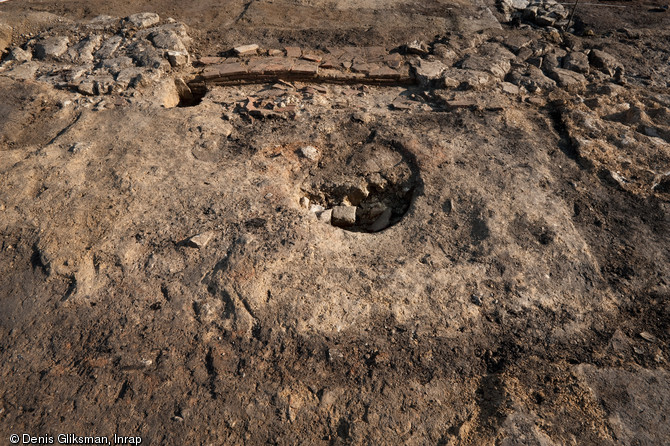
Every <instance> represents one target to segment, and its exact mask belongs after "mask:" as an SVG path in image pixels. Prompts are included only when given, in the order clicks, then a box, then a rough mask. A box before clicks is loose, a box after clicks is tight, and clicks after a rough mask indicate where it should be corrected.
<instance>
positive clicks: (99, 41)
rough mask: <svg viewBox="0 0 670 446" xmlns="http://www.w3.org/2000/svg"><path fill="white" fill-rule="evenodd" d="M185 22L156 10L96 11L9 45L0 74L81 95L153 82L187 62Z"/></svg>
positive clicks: (91, 94)
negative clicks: (89, 16) (83, 19)
mask: <svg viewBox="0 0 670 446" xmlns="http://www.w3.org/2000/svg"><path fill="white" fill-rule="evenodd" d="M190 44H191V38H190V37H189V35H188V30H187V27H186V26H185V25H184V24H182V23H177V22H176V21H174V20H171V19H168V20H167V21H165V22H163V23H161V19H160V17H159V16H158V14H154V13H138V14H133V15H131V16H129V17H126V18H124V19H116V18H113V17H108V16H99V17H96V18H95V19H93V20H91V21H90V22H89V23H86V24H79V25H77V26H74V27H73V28H70V29H69V30H68V31H67V32H62V31H60V32H59V31H54V30H49V31H46V32H43V33H41V34H39V35H37V36H35V37H33V38H31V39H30V40H28V41H27V42H26V43H25V44H23V45H21V46H17V47H14V48H12V49H10V50H9V52H8V55H7V57H5V59H4V61H3V63H2V65H1V66H0V74H2V75H6V76H9V77H12V78H15V79H36V80H38V81H42V82H47V83H50V84H53V85H54V86H55V87H57V88H61V89H69V90H74V91H77V92H79V93H81V94H83V95H90V96H93V95H105V94H110V93H121V92H124V91H126V90H128V89H132V88H137V87H139V86H147V85H151V84H154V83H155V82H156V81H158V80H159V79H160V78H162V77H163V76H164V75H166V74H167V73H170V72H172V71H173V70H176V69H179V68H180V67H183V66H186V65H188V64H189V63H190V55H189V52H188V49H187V47H188V45H190Z"/></svg>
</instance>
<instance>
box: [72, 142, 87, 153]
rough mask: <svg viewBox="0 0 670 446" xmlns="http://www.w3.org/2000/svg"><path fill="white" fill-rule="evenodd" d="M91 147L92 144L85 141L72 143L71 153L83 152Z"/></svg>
mask: <svg viewBox="0 0 670 446" xmlns="http://www.w3.org/2000/svg"><path fill="white" fill-rule="evenodd" d="M90 148H91V144H89V143H85V142H78V143H74V144H73V145H72V147H70V152H71V153H81V152H85V151H87V150H88V149H90Z"/></svg>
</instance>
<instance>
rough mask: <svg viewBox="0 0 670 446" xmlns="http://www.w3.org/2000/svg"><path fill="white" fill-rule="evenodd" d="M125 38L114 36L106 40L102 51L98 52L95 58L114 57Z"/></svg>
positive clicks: (101, 48)
mask: <svg viewBox="0 0 670 446" xmlns="http://www.w3.org/2000/svg"><path fill="white" fill-rule="evenodd" d="M122 41H123V38H122V37H121V36H112V37H110V38H109V39H107V40H105V42H104V43H103V44H102V46H101V47H100V49H99V50H98V51H96V53H95V57H97V58H98V59H109V58H110V57H112V56H113V55H114V52H115V51H116V50H117V49H118V48H119V45H121V42H122Z"/></svg>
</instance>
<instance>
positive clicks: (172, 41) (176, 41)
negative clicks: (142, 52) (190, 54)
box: [149, 29, 186, 53]
mask: <svg viewBox="0 0 670 446" xmlns="http://www.w3.org/2000/svg"><path fill="white" fill-rule="evenodd" d="M149 40H150V41H151V42H152V43H153V44H154V46H155V47H156V48H160V49H164V50H170V51H179V52H184V53H185V52H186V46H185V45H184V43H183V42H182V41H181V39H180V38H179V36H178V35H177V33H176V32H174V31H172V30H169V29H161V30H160V31H155V32H153V33H151V34H149Z"/></svg>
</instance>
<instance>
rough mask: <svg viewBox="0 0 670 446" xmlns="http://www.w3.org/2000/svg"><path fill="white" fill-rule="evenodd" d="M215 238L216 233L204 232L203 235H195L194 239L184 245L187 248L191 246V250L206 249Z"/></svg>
mask: <svg viewBox="0 0 670 446" xmlns="http://www.w3.org/2000/svg"><path fill="white" fill-rule="evenodd" d="M213 236H214V233H212V232H211V231H208V232H203V233H202V234H198V235H194V236H193V237H191V238H189V239H187V240H186V241H185V242H184V244H185V245H186V246H190V247H191V248H198V249H200V248H204V247H205V246H207V243H209V241H210V240H212V237H213Z"/></svg>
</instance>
